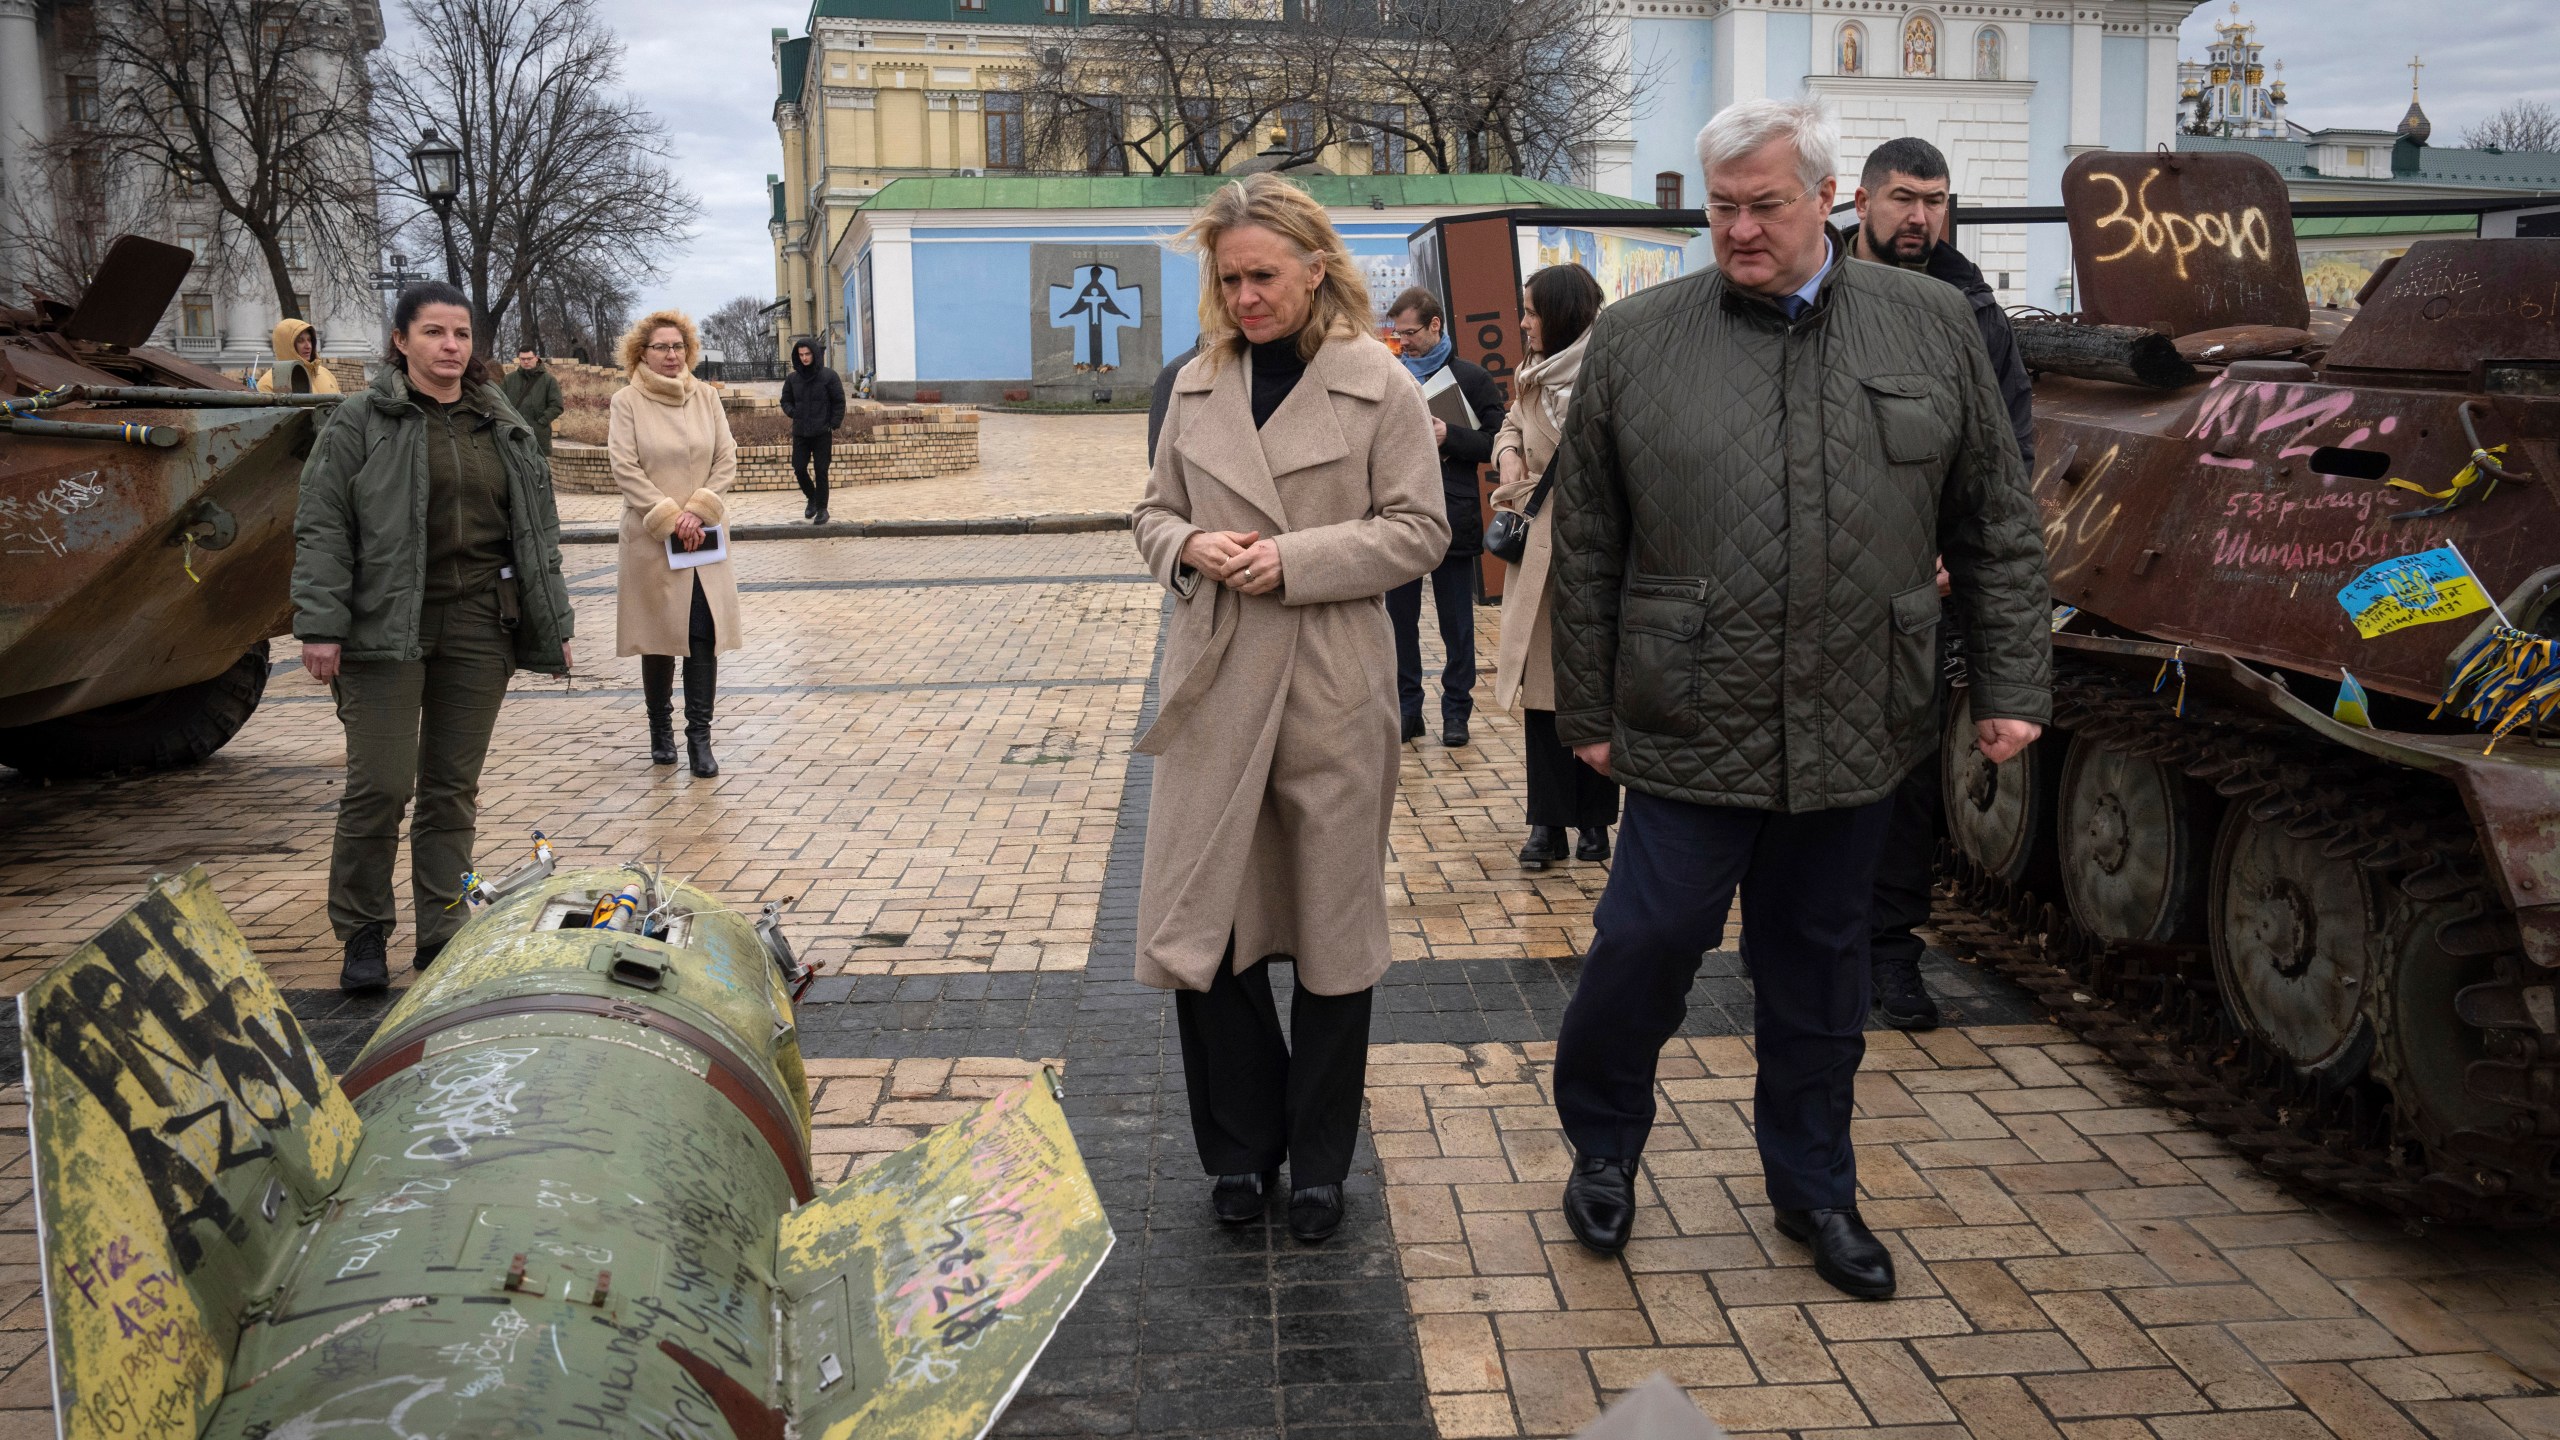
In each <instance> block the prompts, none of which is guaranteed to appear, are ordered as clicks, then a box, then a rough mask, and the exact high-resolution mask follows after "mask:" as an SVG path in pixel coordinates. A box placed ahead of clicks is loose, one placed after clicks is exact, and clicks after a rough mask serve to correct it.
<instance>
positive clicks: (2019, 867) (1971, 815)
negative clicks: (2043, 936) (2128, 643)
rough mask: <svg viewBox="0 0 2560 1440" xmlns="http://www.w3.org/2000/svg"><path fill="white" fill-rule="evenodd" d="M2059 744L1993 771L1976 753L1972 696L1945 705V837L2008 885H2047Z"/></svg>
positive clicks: (1941, 751)
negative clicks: (2041, 883) (2056, 760)
mask: <svg viewBox="0 0 2560 1440" xmlns="http://www.w3.org/2000/svg"><path fill="white" fill-rule="evenodd" d="M2059 743H2060V741H2059V737H2050V736H2049V737H2048V738H2047V739H2044V740H2039V741H2037V742H2036V743H2035V744H2033V745H2030V746H2028V747H2027V748H2026V749H2025V750H2023V751H2021V752H2019V753H2018V754H2016V755H2013V756H2011V757H2010V758H2009V759H2007V760H2005V761H2003V762H2001V763H2000V764H1998V765H1994V764H1992V763H1991V762H1990V761H1989V760H1987V759H1985V758H1984V757H1983V754H1982V752H1981V751H1980V750H1978V749H1976V748H1975V747H1974V735H1973V704H1972V699H1971V696H1970V694H1969V693H1968V692H1965V691H1961V690H1960V691H1958V692H1956V695H1955V699H1954V701H1953V703H1951V704H1949V705H1948V706H1947V728H1946V730H1945V732H1944V733H1943V734H1941V735H1940V736H1939V742H1938V775H1939V783H1940V785H1941V786H1942V787H1943V789H1944V796H1943V798H1944V800H1945V802H1946V815H1947V837H1948V838H1949V839H1951V840H1953V841H1954V842H1955V845H1956V848H1957V849H1958V850H1959V851H1961V852H1963V854H1964V856H1965V857H1966V858H1967V859H1969V860H1971V861H1973V863H1974V864H1976V865H1979V866H1981V867H1982V869H1983V871H1984V872H1985V873H1986V874H1988V875H1990V876H1991V877H1992V878H1994V879H1996V880H1999V881H2001V882H2003V883H2005V884H2009V885H2020V884H2027V883H2031V882H2048V881H2050V879H2051V878H2052V871H2053V868H2054V847H2053V798H2054V780H2055V778H2056V775H2055V772H2056V769H2057V767H2056V765H2055V764H2054V761H2055V758H2056V756H2057V755H2058V754H2059V750H2058V748H2057V747H2058V745H2059ZM2046 893H2047V894H2051V893H2052V892H2051V891H2050V890H2048V891H2046Z"/></svg>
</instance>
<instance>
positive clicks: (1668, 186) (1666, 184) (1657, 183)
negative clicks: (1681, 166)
mask: <svg viewBox="0 0 2560 1440" xmlns="http://www.w3.org/2000/svg"><path fill="white" fill-rule="evenodd" d="M1653 208H1654V209H1656V210H1677V209H1680V208H1681V205H1680V172H1679V171H1677V170H1665V171H1663V172H1662V173H1661V174H1659V175H1656V176H1654V177H1653Z"/></svg>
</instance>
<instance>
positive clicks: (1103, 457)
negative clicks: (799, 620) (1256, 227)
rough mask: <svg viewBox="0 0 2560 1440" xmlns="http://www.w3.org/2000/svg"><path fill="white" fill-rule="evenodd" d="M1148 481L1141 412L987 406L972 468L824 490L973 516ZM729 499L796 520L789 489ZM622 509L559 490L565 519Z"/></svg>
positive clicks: (875, 509)
mask: <svg viewBox="0 0 2560 1440" xmlns="http://www.w3.org/2000/svg"><path fill="white" fill-rule="evenodd" d="M1146 488H1147V417H1146V416H1144V415H1130V414H1099V415H1025V414H1008V413H1005V412H1002V411H992V410H991V411H985V412H982V413H981V414H980V416H979V420H978V468H977V469H975V470H970V471H966V472H964V473H962V474H958V475H936V476H933V477H932V478H930V479H925V480H890V481H884V482H882V483H880V484H877V485H838V486H836V487H835V489H834V490H833V492H832V493H831V495H830V497H829V499H828V502H827V514H828V516H829V518H831V519H835V520H921V519H932V520H974V519H979V518H982V517H985V516H990V515H1048V514H1057V513H1062V512H1071V513H1077V514H1083V513H1088V512H1093V511H1102V510H1123V511H1125V510H1128V509H1129V508H1131V507H1132V506H1135V505H1136V504H1137V503H1138V497H1139V496H1140V495H1142V494H1144V493H1145V492H1146ZM730 503H731V509H730V514H731V515H733V516H734V517H736V519H737V521H738V523H740V524H752V525H772V524H780V523H787V522H790V521H795V520H798V519H800V518H801V514H800V511H801V505H802V504H803V502H802V500H801V498H800V492H799V491H797V490H752V491H741V492H740V493H738V494H737V495H736V496H734V497H733V498H732V500H731V502H730ZM621 516H622V499H621V497H620V496H617V495H570V494H563V495H561V496H560V521H561V523H562V524H564V525H613V524H618V523H620V521H621Z"/></svg>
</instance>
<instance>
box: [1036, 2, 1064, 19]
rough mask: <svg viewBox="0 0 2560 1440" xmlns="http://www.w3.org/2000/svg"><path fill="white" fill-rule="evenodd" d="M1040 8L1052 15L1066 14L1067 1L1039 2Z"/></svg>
mask: <svg viewBox="0 0 2560 1440" xmlns="http://www.w3.org/2000/svg"><path fill="white" fill-rule="evenodd" d="M1040 8H1041V9H1043V10H1046V11H1048V12H1049V13H1050V14H1052V15H1064V14H1066V13H1067V0H1041V4H1040Z"/></svg>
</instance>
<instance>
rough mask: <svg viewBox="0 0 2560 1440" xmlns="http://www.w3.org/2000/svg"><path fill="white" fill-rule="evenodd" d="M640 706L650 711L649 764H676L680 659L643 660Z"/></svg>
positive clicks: (670, 656)
mask: <svg viewBox="0 0 2560 1440" xmlns="http://www.w3.org/2000/svg"><path fill="white" fill-rule="evenodd" d="M640 703H641V704H643V705H645V706H647V707H648V710H649V763H651V764H653V765H673V764H674V763H676V657H674V656H673V655H643V656H641V657H640Z"/></svg>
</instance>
